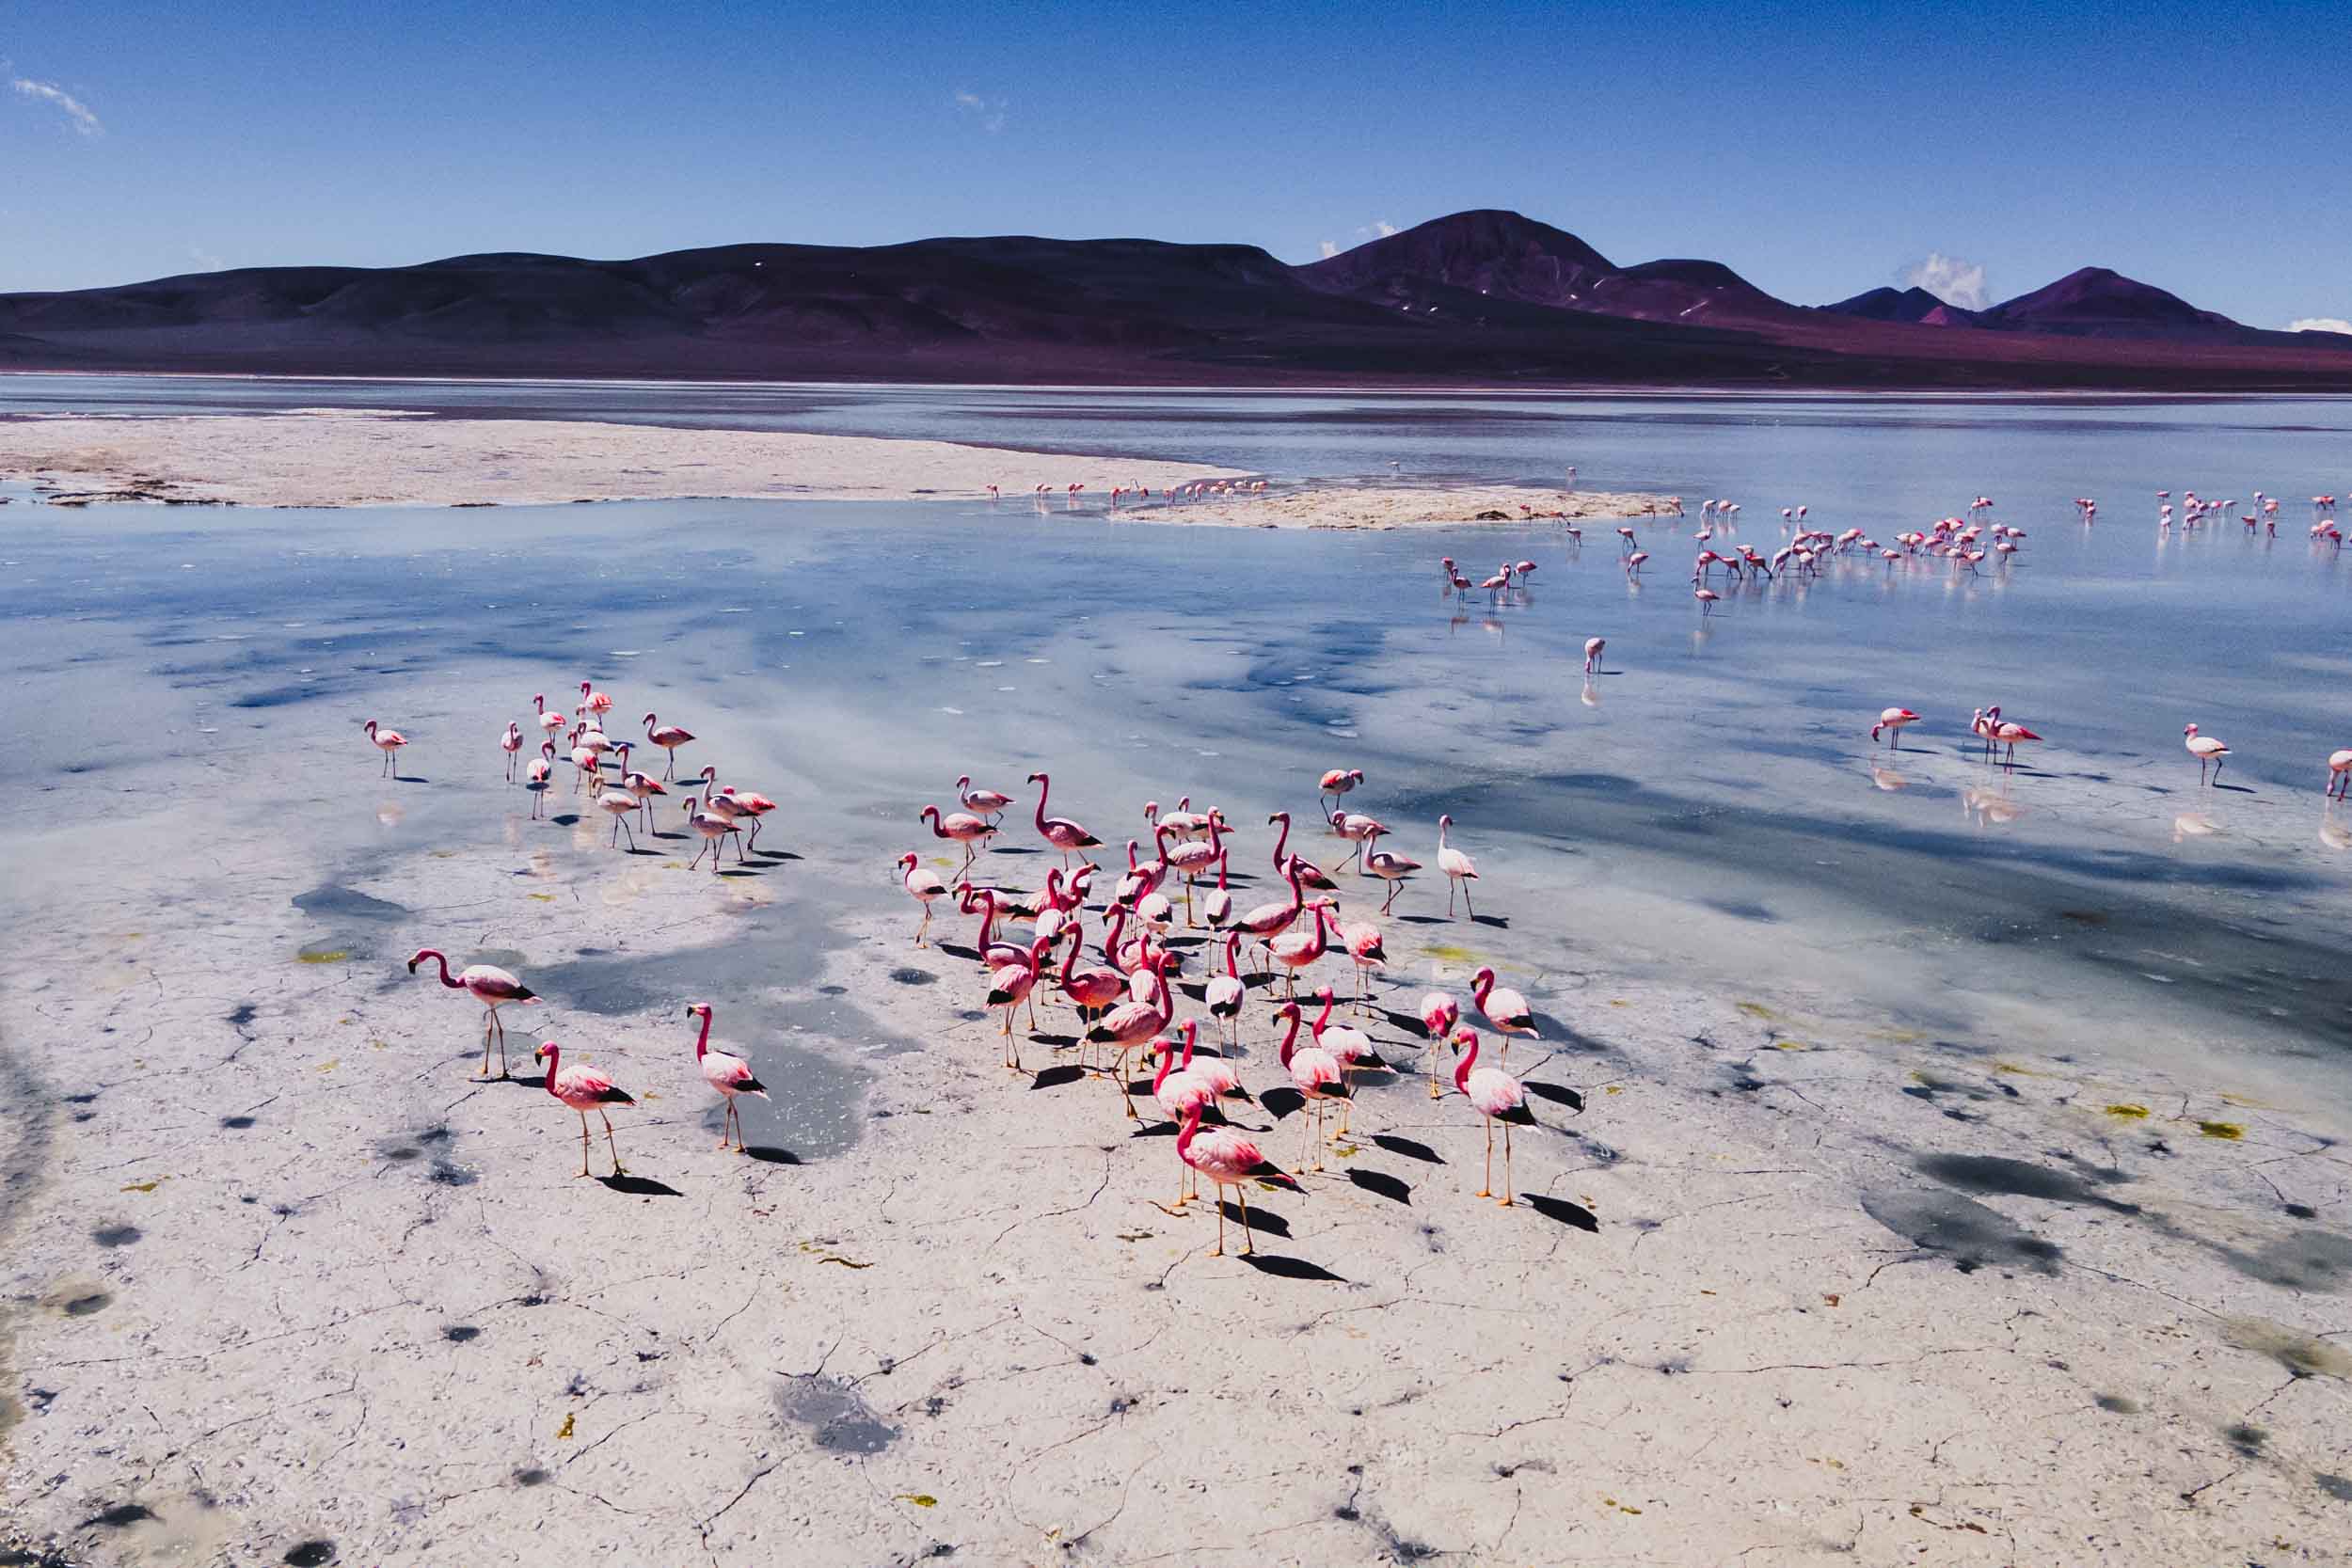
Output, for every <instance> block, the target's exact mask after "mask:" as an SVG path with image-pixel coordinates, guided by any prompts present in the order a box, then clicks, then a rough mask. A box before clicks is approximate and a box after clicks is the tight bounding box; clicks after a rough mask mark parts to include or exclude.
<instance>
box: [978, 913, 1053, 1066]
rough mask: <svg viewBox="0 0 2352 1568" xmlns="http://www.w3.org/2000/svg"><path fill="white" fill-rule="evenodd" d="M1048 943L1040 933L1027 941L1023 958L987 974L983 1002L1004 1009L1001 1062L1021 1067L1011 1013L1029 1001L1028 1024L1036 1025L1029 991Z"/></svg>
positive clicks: (1035, 978) (1032, 1000)
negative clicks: (1003, 1042) (1035, 937)
mask: <svg viewBox="0 0 2352 1568" xmlns="http://www.w3.org/2000/svg"><path fill="white" fill-rule="evenodd" d="M1047 945H1048V943H1047V942H1046V940H1045V939H1044V938H1043V937H1040V938H1038V939H1037V941H1036V942H1032V943H1030V944H1029V949H1028V953H1027V958H1026V961H1025V962H1022V963H1010V964H1006V965H1004V966H1002V967H1001V968H999V969H998V970H997V971H996V972H995V973H994V974H991V975H990V976H989V977H988V998H987V1006H991V1007H1002V1008H1004V1009H1005V1026H1004V1028H1003V1029H1002V1030H1001V1031H999V1033H1001V1034H1002V1035H1003V1036H1004V1037H1005V1065H1006V1066H1007V1067H1009V1068H1010V1069H1013V1070H1014V1071H1016V1072H1018V1071H1020V1070H1021V1045H1020V1042H1019V1041H1017V1040H1016V1039H1014V1038H1013V1034H1012V1015H1013V1014H1014V1013H1016V1012H1018V1011H1019V1010H1020V1008H1021V1004H1022V1003H1024V1002H1026V1003H1028V1004H1029V1027H1030V1028H1031V1029H1033V1030H1034V1029H1035V1028H1036V1027H1037V1003H1036V1001H1035V1000H1034V999H1033V997H1032V994H1031V993H1032V992H1034V991H1035V990H1037V977H1038V971H1039V970H1040V968H1041V966H1042V965H1043V964H1044V962H1045V949H1046V947H1047Z"/></svg>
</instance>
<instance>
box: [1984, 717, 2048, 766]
mask: <svg viewBox="0 0 2352 1568" xmlns="http://www.w3.org/2000/svg"><path fill="white" fill-rule="evenodd" d="M1984 715H1985V732H1984V737H1985V745H1986V748H1987V750H1988V751H1989V750H1990V749H1991V748H1992V747H1994V746H2007V747H2008V748H2009V756H2008V760H2007V761H2006V762H2005V763H2004V764H2003V766H2005V767H2008V768H2015V767H2016V766H2017V743H2018V742H2019V741H2021V740H2039V739H2041V738H2042V737H2041V736H2038V735H2036V734H2034V733H2033V731H2031V730H2029V729H2027V728H2026V726H2025V725H2023V724H2020V723H2018V722H2017V721H2015V720H2013V719H2003V718H2002V717H2001V710H2000V708H1999V707H1998V706H1997V705H1996V706H1994V707H1989V708H1987V709H1985V710H1984Z"/></svg>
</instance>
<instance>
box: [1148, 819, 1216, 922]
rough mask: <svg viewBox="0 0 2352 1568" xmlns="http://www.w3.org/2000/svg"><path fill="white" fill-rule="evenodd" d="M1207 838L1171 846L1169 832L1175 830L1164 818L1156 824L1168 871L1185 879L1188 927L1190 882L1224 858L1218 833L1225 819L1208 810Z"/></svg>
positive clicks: (1163, 858) (1185, 911)
mask: <svg viewBox="0 0 2352 1568" xmlns="http://www.w3.org/2000/svg"><path fill="white" fill-rule="evenodd" d="M1208 822H1209V841H1208V842H1207V843H1206V844H1198V843H1187V844H1179V845H1176V846H1175V847H1172V848H1171V847H1169V845H1168V834H1169V833H1170V832H1174V831H1175V830H1173V829H1172V828H1170V827H1169V826H1168V824H1167V823H1166V822H1162V823H1161V824H1160V825H1159V828H1158V833H1159V840H1160V860H1161V862H1162V863H1164V864H1166V865H1167V866H1168V869H1169V870H1171V871H1174V872H1178V873H1180V874H1181V875H1182V876H1183V877H1184V925H1185V926H1186V927H1191V926H1192V925H1193V918H1192V884H1193V881H1194V879H1196V878H1198V877H1199V876H1200V874H1201V873H1202V872H1204V871H1206V870H1208V869H1209V867H1211V866H1212V865H1215V864H1216V863H1218V862H1219V861H1221V860H1223V859H1224V858H1225V845H1224V841H1223V839H1222V837H1221V836H1220V835H1221V833H1222V832H1223V831H1224V827H1225V824H1224V821H1223V819H1222V818H1220V817H1219V816H1217V815H1216V813H1215V812H1211V813H1210V814H1209V818H1208Z"/></svg>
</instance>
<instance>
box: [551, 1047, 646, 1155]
mask: <svg viewBox="0 0 2352 1568" xmlns="http://www.w3.org/2000/svg"><path fill="white" fill-rule="evenodd" d="M562 1051H563V1047H562V1046H560V1045H558V1044H557V1043H556V1042H555V1041H553V1040H549V1041H548V1042H547V1043H546V1044H545V1045H542V1046H540V1047H539V1048H538V1049H537V1050H535V1051H533V1052H532V1053H531V1059H532V1061H534V1062H536V1061H544V1062H546V1063H547V1064H548V1093H549V1094H551V1095H553V1096H554V1097H555V1098H556V1099H557V1100H560V1101H563V1102H564V1104H565V1105H567V1106H569V1107H571V1108H572V1109H573V1110H575V1111H578V1112H579V1113H580V1175H582V1176H586V1175H587V1174H588V1173H589V1172H588V1113H589V1112H591V1111H594V1112H596V1116H597V1117H598V1118H599V1119H601V1120H602V1121H603V1123H604V1144H605V1147H606V1148H609V1149H611V1150H612V1174H613V1175H615V1176H627V1175H628V1172H627V1171H625V1170H623V1169H622V1168H621V1146H620V1145H619V1144H617V1143H615V1142H614V1141H613V1139H612V1117H610V1116H609V1115H607V1114H606V1112H605V1107H606V1106H607V1105H634V1104H636V1103H637V1101H636V1100H635V1099H634V1098H633V1097H632V1096H631V1095H630V1094H629V1093H628V1090H626V1089H623V1088H620V1087H618V1086H616V1085H614V1084H613V1082H612V1079H610V1078H608V1077H606V1076H605V1075H604V1073H602V1072H601V1071H599V1070H598V1069H596V1068H592V1067H564V1066H563V1065H562V1058H561V1055H560V1053H561V1052H562Z"/></svg>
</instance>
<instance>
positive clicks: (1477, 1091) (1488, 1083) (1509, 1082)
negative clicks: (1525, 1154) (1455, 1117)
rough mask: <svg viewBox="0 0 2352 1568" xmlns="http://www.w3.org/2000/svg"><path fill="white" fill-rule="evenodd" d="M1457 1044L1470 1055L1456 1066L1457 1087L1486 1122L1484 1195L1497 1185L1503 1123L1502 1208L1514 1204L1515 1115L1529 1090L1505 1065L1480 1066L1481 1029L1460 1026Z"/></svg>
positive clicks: (1481, 1190)
mask: <svg viewBox="0 0 2352 1568" xmlns="http://www.w3.org/2000/svg"><path fill="white" fill-rule="evenodd" d="M1454 1048H1455V1049H1456V1050H1458V1051H1466V1052H1468V1054H1467V1055H1465V1056H1463V1058H1462V1059H1461V1061H1460V1062H1459V1063H1458V1064H1456V1065H1455V1067H1454V1087H1455V1088H1457V1089H1460V1090H1461V1091H1462V1093H1463V1095H1464V1096H1465V1097H1466V1098H1467V1099H1468V1100H1469V1101H1470V1105H1471V1106H1472V1107H1473V1108H1474V1109H1475V1110H1476V1111H1477V1112H1478V1114H1479V1115H1480V1116H1481V1117H1485V1118H1486V1184H1485V1185H1484V1186H1482V1187H1480V1188H1479V1189H1478V1196H1480V1197H1493V1196H1495V1195H1494V1185H1495V1123H1496V1122H1498V1121H1500V1122H1502V1199H1501V1200H1500V1201H1501V1202H1502V1207H1504V1208H1505V1209H1508V1208H1510V1207H1511V1203H1512V1199H1511V1120H1512V1114H1513V1113H1514V1112H1517V1111H1520V1110H1522V1109H1523V1108H1524V1107H1525V1105H1526V1103H1527V1091H1526V1090H1525V1089H1523V1088H1521V1087H1520V1086H1519V1081H1518V1079H1516V1078H1514V1077H1512V1076H1511V1075H1510V1074H1509V1073H1507V1072H1505V1071H1503V1070H1502V1069H1501V1068H1491V1067H1480V1066H1479V1065H1478V1031H1477V1030H1475V1029H1457V1030H1455V1031H1454Z"/></svg>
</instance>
